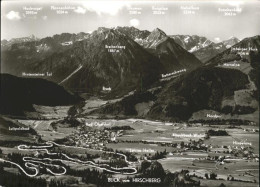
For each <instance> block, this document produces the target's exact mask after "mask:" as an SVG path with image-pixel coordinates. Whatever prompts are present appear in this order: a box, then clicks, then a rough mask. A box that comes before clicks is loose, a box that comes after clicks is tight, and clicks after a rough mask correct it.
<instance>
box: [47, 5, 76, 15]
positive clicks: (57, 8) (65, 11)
mask: <svg viewBox="0 0 260 187" xmlns="http://www.w3.org/2000/svg"><path fill="white" fill-rule="evenodd" d="M75 9H76V7H74V6H51V10H53V11H55V12H56V13H57V14H68V13H69V11H71V10H75Z"/></svg>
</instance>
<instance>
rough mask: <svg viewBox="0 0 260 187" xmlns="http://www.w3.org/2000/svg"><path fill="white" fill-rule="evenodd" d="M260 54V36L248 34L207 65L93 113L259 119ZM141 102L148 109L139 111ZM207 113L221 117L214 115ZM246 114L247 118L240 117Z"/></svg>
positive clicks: (186, 117)
mask: <svg viewBox="0 0 260 187" xmlns="http://www.w3.org/2000/svg"><path fill="white" fill-rule="evenodd" d="M243 49H250V50H249V54H248V55H246V54H245V55H244V53H241V51H240V50H243ZM242 52H244V51H242ZM259 57H260V36H255V37H250V38H246V39H244V40H242V41H241V42H239V43H238V44H236V45H235V46H233V47H232V48H229V49H227V50H225V51H224V52H222V53H220V54H219V55H217V56H216V57H214V58H212V59H211V60H210V61H208V63H207V65H205V66H203V67H200V68H197V69H195V70H194V71H192V72H188V73H187V74H185V75H183V76H180V77H177V78H175V79H172V80H170V81H168V82H167V83H165V84H161V85H160V86H159V87H157V88H154V89H150V90H147V91H146V92H141V93H138V92H136V93H135V94H134V95H131V96H129V97H126V98H124V99H123V100H122V101H120V102H117V103H114V104H111V105H107V106H104V107H103V108H101V109H100V110H96V111H94V112H93V113H98V114H100V113H101V114H112V115H123V116H133V115H137V116H139V117H144V118H152V119H157V120H158V119H161V120H173V121H179V120H184V121H186V120H190V119H192V120H195V119H194V118H193V115H194V114H196V115H195V116H196V120H208V121H212V120H229V119H230V120H240V121H241V120H244V121H246V120H245V119H250V120H253V121H255V122H258V118H256V116H255V114H257V112H258V111H259V98H258V97H259V81H258V80H259V79H258V78H259V77H258V76H259V68H260V67H259V64H260V58H259ZM234 64H239V66H234ZM141 105H142V107H145V110H146V113H139V112H138V106H141ZM207 114H218V115H219V116H220V117H219V118H218V119H214V118H211V117H208V116H207ZM245 115H247V117H246V118H244V117H240V116H245ZM221 116H223V118H222V117H221ZM224 116H227V117H224Z"/></svg>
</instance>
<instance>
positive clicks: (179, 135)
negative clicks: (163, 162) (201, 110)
mask: <svg viewBox="0 0 260 187" xmlns="http://www.w3.org/2000/svg"><path fill="white" fill-rule="evenodd" d="M172 136H173V137H178V138H182V137H194V138H203V137H205V136H206V135H205V134H196V133H195V134H191V133H190V134H184V133H181V134H177V133H173V134H172Z"/></svg>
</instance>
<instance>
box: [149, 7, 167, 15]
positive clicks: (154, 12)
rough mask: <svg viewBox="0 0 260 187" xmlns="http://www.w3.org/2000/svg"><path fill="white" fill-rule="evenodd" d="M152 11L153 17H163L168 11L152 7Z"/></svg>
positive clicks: (164, 8) (163, 8)
mask: <svg viewBox="0 0 260 187" xmlns="http://www.w3.org/2000/svg"><path fill="white" fill-rule="evenodd" d="M152 11H153V14H154V15H165V14H166V12H167V11H168V8H167V7H155V6H152Z"/></svg>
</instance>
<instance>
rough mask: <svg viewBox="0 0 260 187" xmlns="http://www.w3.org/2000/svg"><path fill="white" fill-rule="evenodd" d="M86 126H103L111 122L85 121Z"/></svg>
mask: <svg viewBox="0 0 260 187" xmlns="http://www.w3.org/2000/svg"><path fill="white" fill-rule="evenodd" d="M85 125H86V126H89V127H94V126H95V127H103V126H110V125H111V123H106V122H96V121H95V122H91V123H88V122H86V123H85Z"/></svg>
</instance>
